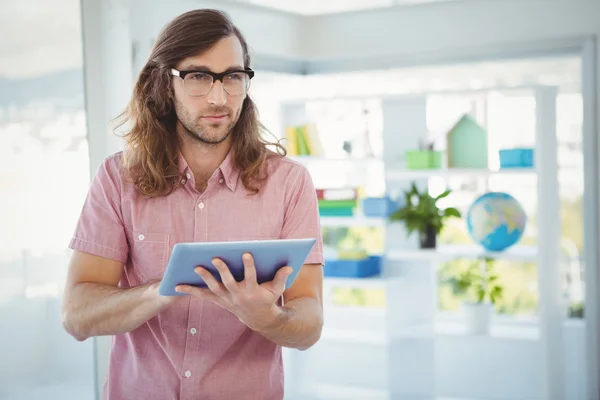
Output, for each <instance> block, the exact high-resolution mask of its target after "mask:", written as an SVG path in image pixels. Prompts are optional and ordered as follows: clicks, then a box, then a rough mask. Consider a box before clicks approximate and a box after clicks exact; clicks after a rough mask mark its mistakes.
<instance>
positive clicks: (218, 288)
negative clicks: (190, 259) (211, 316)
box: [194, 267, 227, 296]
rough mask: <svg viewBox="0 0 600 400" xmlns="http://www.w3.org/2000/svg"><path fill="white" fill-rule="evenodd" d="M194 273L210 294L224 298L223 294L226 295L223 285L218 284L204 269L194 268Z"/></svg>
mask: <svg viewBox="0 0 600 400" xmlns="http://www.w3.org/2000/svg"><path fill="white" fill-rule="evenodd" d="M194 272H196V273H197V274H198V275H199V276H200V278H202V280H203V281H204V283H206V286H208V289H209V290H210V291H211V292H213V293H214V294H216V295H218V296H224V295H225V294H227V290H225V288H224V287H223V285H222V284H221V283H219V281H217V280H216V279H215V277H214V276H213V275H212V274H211V273H210V272H209V271H208V270H207V269H206V268H203V267H196V269H195V270H194Z"/></svg>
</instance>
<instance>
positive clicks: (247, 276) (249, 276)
mask: <svg viewBox="0 0 600 400" xmlns="http://www.w3.org/2000/svg"><path fill="white" fill-rule="evenodd" d="M242 261H243V263H244V282H245V283H246V287H247V288H252V287H254V286H256V285H257V281H256V266H255V265H254V258H253V257H252V255H251V254H250V253H244V255H243V256H242Z"/></svg>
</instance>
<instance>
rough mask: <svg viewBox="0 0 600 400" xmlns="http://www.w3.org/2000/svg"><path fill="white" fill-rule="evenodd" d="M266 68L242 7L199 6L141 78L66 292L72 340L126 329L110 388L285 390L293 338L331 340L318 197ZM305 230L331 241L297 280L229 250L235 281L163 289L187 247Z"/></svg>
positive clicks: (217, 392) (167, 33)
mask: <svg viewBox="0 0 600 400" xmlns="http://www.w3.org/2000/svg"><path fill="white" fill-rule="evenodd" d="M253 74H254V73H253V71H252V70H251V69H250V57H249V55H248V46H247V44H246V42H245V40H244V38H243V36H242V35H241V33H240V32H239V30H238V29H237V28H236V27H235V26H234V25H233V24H232V22H231V21H230V20H229V19H228V18H227V16H226V15H225V14H223V13H221V12H218V11H214V10H197V11H192V12H189V13H186V14H183V15H181V16H179V17H178V18H176V19H175V20H173V21H172V22H171V23H170V24H169V25H168V26H167V27H166V28H165V30H164V31H163V32H162V33H161V35H160V37H159V38H158V40H157V42H156V45H155V47H154V49H153V51H152V54H151V55H150V57H149V60H148V62H147V64H146V65H145V66H144V68H143V69H142V71H141V73H140V75H139V78H138V81H137V83H136V85H135V88H134V92H133V97H132V100H131V102H130V104H129V106H128V108H127V110H126V111H125V112H124V114H123V115H122V117H123V118H122V119H121V123H128V124H129V125H128V126H129V127H130V130H129V131H128V132H127V134H126V135H125V139H126V146H125V149H124V151H123V152H119V153H117V154H114V155H111V156H109V157H108V158H106V159H105V160H104V162H103V163H102V165H101V166H100V168H99V170H98V172H97V174H96V175H95V177H94V180H93V183H92V185H91V188H90V190H89V193H88V197H87V199H86V201H85V204H84V207H83V210H82V214H81V217H80V220H79V222H78V224H77V228H76V232H75V234H74V237H73V239H72V241H71V243H70V247H71V248H72V249H74V250H75V251H74V254H73V257H72V260H71V262H70V265H69V272H68V278H67V284H66V288H65V292H64V306H63V323H64V326H65V329H66V330H67V331H68V332H69V333H70V334H71V335H72V336H74V337H75V338H76V339H78V340H85V339H87V338H89V337H92V336H97V335H114V340H113V345H112V351H111V355H110V365H109V373H108V379H107V382H106V385H105V395H104V396H105V398H106V399H110V400H124V399H135V400H138V399H157V400H158V399H160V400H170V399H181V400H186V399H210V400H213V399H214V400H229V399H245V400H251V399H257V400H258V399H260V400H271V399H272V400H275V399H282V398H283V368H282V359H281V347H282V346H285V347H291V348H297V349H307V348H309V347H311V346H312V345H313V344H314V343H315V342H316V341H317V340H318V339H319V337H320V334H321V329H322V324H323V314H322V299H321V297H322V263H323V256H322V239H321V234H320V226H319V219H318V207H317V200H316V192H315V189H314V186H313V184H312V181H311V178H310V176H309V174H308V172H307V171H306V169H305V168H303V167H302V166H300V165H299V164H297V163H295V162H293V161H290V160H288V159H287V158H285V157H283V156H282V155H280V154H278V153H275V152H272V151H270V150H268V149H267V145H268V143H267V142H265V141H264V139H262V138H261V135H260V133H261V125H260V123H259V122H258V120H257V112H256V109H255V105H254V103H253V102H252V100H251V99H250V97H248V94H247V92H248V87H249V84H250V79H251V78H252V76H253ZM275 146H276V147H277V146H278V145H275ZM306 237H313V238H317V243H316V244H315V246H314V247H313V250H312V252H311V253H310V254H309V256H308V257H307V260H306V265H304V266H303V267H302V269H301V270H300V272H299V274H298V276H297V277H296V279H295V280H294V283H293V284H292V286H291V287H289V288H288V289H287V290H284V289H285V281H286V277H287V276H288V275H289V274H290V272H291V271H290V269H291V268H290V267H284V268H282V269H281V270H280V271H279V272H278V273H277V275H276V276H275V278H274V280H273V281H272V282H268V283H264V284H261V285H259V284H257V283H256V278H255V269H254V265H253V260H252V258H251V257H245V258H244V265H245V271H246V273H245V280H244V281H242V282H236V281H235V280H234V279H233V278H232V277H231V274H230V273H229V272H228V269H227V266H226V265H225V264H223V263H222V262H221V261H219V260H215V261H214V265H215V267H216V268H218V270H219V271H220V274H221V279H222V281H223V283H219V282H217V281H216V280H215V279H214V278H212V277H211V275H210V274H207V273H206V271H205V270H204V269H202V268H201V267H199V268H197V273H198V274H199V275H200V276H201V277H202V278H204V280H205V281H207V283H208V286H209V289H200V288H190V287H181V288H180V290H181V291H182V292H185V293H188V294H189V296H173V297H163V296H160V295H159V294H158V293H157V289H158V286H159V282H160V279H161V278H162V276H163V273H164V270H165V266H166V264H167V261H168V257H169V255H170V251H171V249H172V248H173V246H174V245H175V243H178V242H192V241H196V242H207V241H225V240H254V239H277V238H306ZM282 297H283V302H281V301H279V300H280V299H281V298H282Z"/></svg>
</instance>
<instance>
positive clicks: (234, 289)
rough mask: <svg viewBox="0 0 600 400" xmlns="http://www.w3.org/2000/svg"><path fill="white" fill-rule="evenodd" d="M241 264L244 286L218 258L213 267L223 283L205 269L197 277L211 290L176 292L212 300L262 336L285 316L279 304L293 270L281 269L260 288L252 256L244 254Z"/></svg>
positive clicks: (181, 288)
mask: <svg viewBox="0 0 600 400" xmlns="http://www.w3.org/2000/svg"><path fill="white" fill-rule="evenodd" d="M242 261H243V263H244V280H243V281H241V282H237V281H236V280H235V278H234V277H233V275H231V272H230V271H229V268H228V267H227V265H226V264H225V263H224V262H223V261H222V260H220V259H218V258H215V259H213V265H214V266H215V268H216V269H217V270H218V271H219V274H220V275H221V282H219V281H217V280H216V279H215V278H214V277H213V276H212V274H211V273H210V272H209V271H207V270H206V269H205V268H202V267H196V269H195V271H196V273H197V274H198V275H200V277H201V278H202V279H203V280H204V282H205V283H206V285H207V286H208V288H198V287H193V286H189V285H179V286H177V288H176V290H177V291H179V292H182V293H188V294H190V295H192V296H194V297H198V298H201V299H205V300H209V301H211V302H213V303H215V304H217V305H219V306H221V307H223V308H225V309H226V310H228V311H229V312H231V313H233V314H234V315H236V316H237V317H238V318H239V319H240V321H241V322H242V323H244V324H245V325H246V326H248V327H249V328H250V329H253V330H255V331H259V332H260V331H263V330H266V329H269V328H270V327H272V326H273V325H274V324H276V323H277V320H278V318H279V317H280V316H281V315H282V310H281V309H280V307H279V306H278V305H277V304H276V302H277V299H279V298H280V297H281V296H282V295H283V292H284V290H285V282H286V280H287V277H288V276H289V275H290V274H291V273H292V268H291V267H289V266H286V267H283V268H281V269H279V271H277V273H276V274H275V278H274V279H273V280H272V281H270V282H265V283H262V284H260V285H259V284H258V282H257V279H256V268H255V266H254V259H253V258H252V256H251V255H250V254H249V253H245V254H244V255H243V257H242Z"/></svg>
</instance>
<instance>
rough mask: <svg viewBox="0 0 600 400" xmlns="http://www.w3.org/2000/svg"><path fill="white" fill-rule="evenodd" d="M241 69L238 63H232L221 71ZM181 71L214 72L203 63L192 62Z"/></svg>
mask: <svg viewBox="0 0 600 400" xmlns="http://www.w3.org/2000/svg"><path fill="white" fill-rule="evenodd" d="M243 70H244V68H243V67H241V66H239V65H232V66H230V67H229V68H227V69H226V70H225V71H223V72H231V71H243ZM182 71H200V72H214V71H212V70H211V69H210V68H208V67H207V66H205V65H193V64H190V65H187V66H186V67H185V68H184V69H182Z"/></svg>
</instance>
